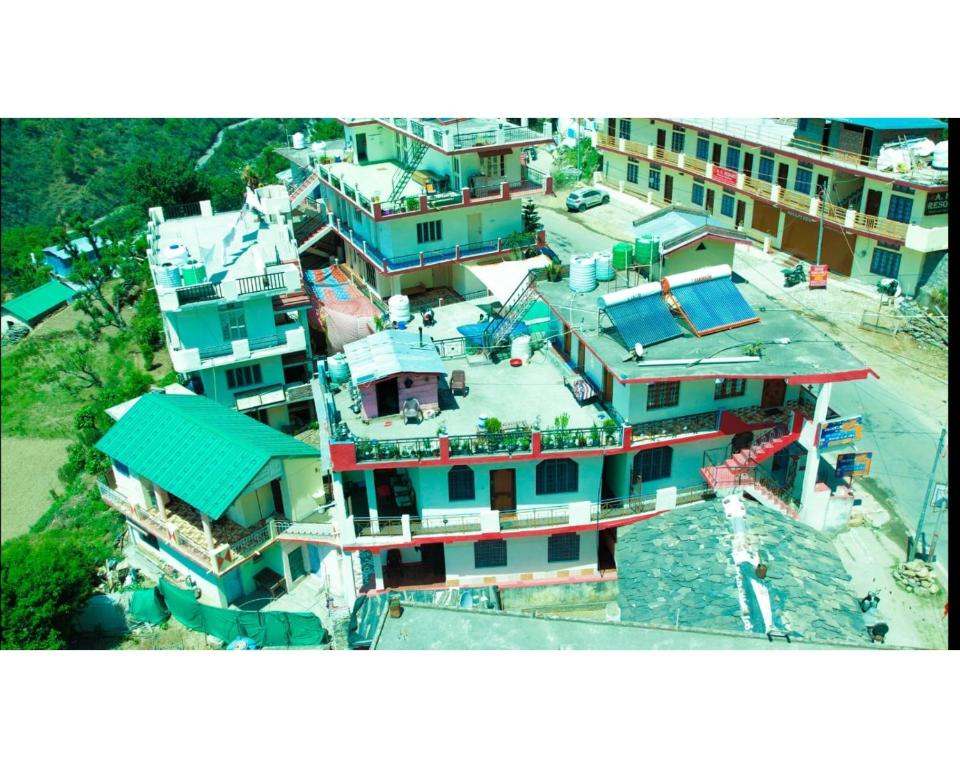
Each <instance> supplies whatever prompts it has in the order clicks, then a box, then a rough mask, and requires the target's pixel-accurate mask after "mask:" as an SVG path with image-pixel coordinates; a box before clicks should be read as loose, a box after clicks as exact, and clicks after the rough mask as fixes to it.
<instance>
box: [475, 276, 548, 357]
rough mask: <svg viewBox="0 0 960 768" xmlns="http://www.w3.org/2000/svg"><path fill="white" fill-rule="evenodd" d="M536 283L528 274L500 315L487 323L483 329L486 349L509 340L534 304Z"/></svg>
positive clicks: (505, 303)
mask: <svg viewBox="0 0 960 768" xmlns="http://www.w3.org/2000/svg"><path fill="white" fill-rule="evenodd" d="M534 284H535V281H534V280H533V278H532V277H531V276H530V275H529V274H527V276H526V277H525V278H524V279H523V281H522V282H521V283H520V285H518V286H517V287H516V288H515V289H514V291H513V293H511V294H510V297H509V298H508V299H507V300H506V301H505V302H504V304H503V306H502V307H501V309H500V312H499V313H498V315H499V316H498V317H494V318H493V319H491V320H490V322H489V323H487V327H486V328H484V329H483V344H484V346H485V347H487V348H488V349H489V348H494V347H497V346H499V344H500V343H501V342H503V340H504V339H506V338H508V337H509V335H510V332H511V331H512V330H513V329H514V328H515V327H516V326H517V324H518V323H519V322H520V321H521V320H522V319H523V316H524V314H526V311H527V309H529V308H530V305H531V304H533V302H534V300H535V298H536V293H535V292H534V289H533V288H534Z"/></svg>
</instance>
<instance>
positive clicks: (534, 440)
mask: <svg viewBox="0 0 960 768" xmlns="http://www.w3.org/2000/svg"><path fill="white" fill-rule="evenodd" d="M542 438H543V436H542V435H541V434H540V433H539V432H533V433H531V435H530V453H531V454H533V455H534V456H539V455H540V446H541V440H542Z"/></svg>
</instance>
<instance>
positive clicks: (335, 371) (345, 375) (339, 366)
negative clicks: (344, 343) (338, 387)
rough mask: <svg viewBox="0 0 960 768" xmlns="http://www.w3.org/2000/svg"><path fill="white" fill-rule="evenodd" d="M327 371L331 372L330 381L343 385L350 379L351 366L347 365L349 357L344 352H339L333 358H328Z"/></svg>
mask: <svg viewBox="0 0 960 768" xmlns="http://www.w3.org/2000/svg"><path fill="white" fill-rule="evenodd" d="M327 370H329V372H330V380H331V381H332V382H334V383H335V384H343V382H345V381H346V380H347V379H349V378H350V366H349V365H347V356H346V355H345V354H343V352H338V353H337V354H335V355H334V356H333V357H329V358H327Z"/></svg>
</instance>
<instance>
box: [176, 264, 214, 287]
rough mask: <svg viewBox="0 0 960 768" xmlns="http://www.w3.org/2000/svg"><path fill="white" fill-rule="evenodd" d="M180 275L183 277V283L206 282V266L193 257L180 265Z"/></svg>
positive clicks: (197, 283)
mask: <svg viewBox="0 0 960 768" xmlns="http://www.w3.org/2000/svg"><path fill="white" fill-rule="evenodd" d="M180 275H181V276H182V277H183V284H184V285H199V284H200V283H205V282H207V268H206V267H205V266H204V265H203V264H201V263H200V262H199V261H194V260H193V259H190V261H188V262H187V263H186V264H184V265H183V266H182V267H180Z"/></svg>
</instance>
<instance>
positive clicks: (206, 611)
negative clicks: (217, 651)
mask: <svg viewBox="0 0 960 768" xmlns="http://www.w3.org/2000/svg"><path fill="white" fill-rule="evenodd" d="M159 589H160V592H161V594H162V595H163V598H164V600H165V601H166V603H167V607H168V608H169V609H170V612H171V613H172V614H173V616H174V618H175V619H176V620H177V621H179V622H180V623H181V624H183V625H184V626H187V627H189V628H190V629H193V630H196V631H197V632H204V633H205V634H208V635H213V636H214V637H216V638H218V639H220V640H223V641H224V642H225V643H227V642H230V641H231V640H233V639H234V638H236V637H237V636H238V635H240V636H244V637H249V638H252V639H253V640H255V641H256V643H257V645H258V646H260V647H263V646H270V645H274V646H276V645H280V646H285V645H323V644H325V643H327V642H329V639H330V638H329V635H328V634H327V631H326V630H325V629H324V628H323V625H322V624H321V623H320V619H319V618H318V617H317V616H315V615H314V614H312V613H287V612H285V611H240V610H236V609H234V608H215V607H213V606H210V605H201V604H200V603H198V602H197V600H196V598H195V597H194V596H193V592H191V591H188V590H184V589H180V588H179V587H176V586H174V585H173V584H171V583H170V582H169V581H167V580H166V579H161V580H160V587H159Z"/></svg>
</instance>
